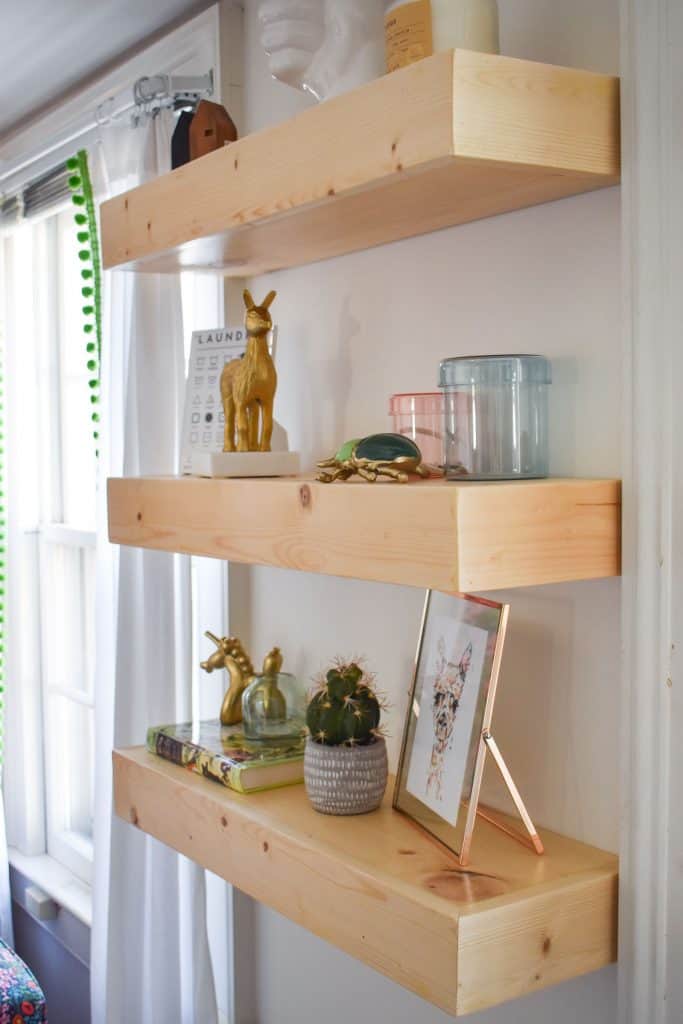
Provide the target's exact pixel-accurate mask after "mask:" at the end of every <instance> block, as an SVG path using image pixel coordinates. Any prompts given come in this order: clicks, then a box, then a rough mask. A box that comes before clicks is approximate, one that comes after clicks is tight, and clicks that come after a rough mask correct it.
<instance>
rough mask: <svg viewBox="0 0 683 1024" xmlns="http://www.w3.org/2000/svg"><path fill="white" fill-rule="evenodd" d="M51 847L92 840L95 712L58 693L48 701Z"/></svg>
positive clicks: (49, 831)
mask: <svg viewBox="0 0 683 1024" xmlns="http://www.w3.org/2000/svg"><path fill="white" fill-rule="evenodd" d="M46 712H47V715H46V725H45V740H46V743H45V745H46V754H47V758H46V761H47V790H48V793H47V796H48V801H47V803H48V817H49V823H48V845H49V837H50V836H52V835H54V836H56V837H58V838H61V840H62V841H64V840H66V841H67V842H68V841H69V833H71V834H72V835H73V837H74V838H76V837H78V838H80V839H81V840H83V839H85V840H91V839H92V824H93V774H94V772H93V765H94V711H93V709H92V708H90V707H87V706H86V705H84V704H79V703H77V702H76V701H72V700H69V699H68V698H67V697H63V696H61V695H58V694H49V695H48V697H47V701H46Z"/></svg>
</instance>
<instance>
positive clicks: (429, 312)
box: [231, 0, 621, 1024]
mask: <svg viewBox="0 0 683 1024" xmlns="http://www.w3.org/2000/svg"><path fill="white" fill-rule="evenodd" d="M499 2H500V8H501V17H502V29H501V39H502V46H503V49H504V52H506V53H508V54H511V55H513V56H520V57H528V58H531V59H537V60H547V61H549V62H554V63H558V64H559V63H564V64H569V65H576V66H579V67H586V68H590V69H593V70H599V71H606V72H616V71H617V70H618V68H617V62H618V23H617V11H618V8H617V0H574V2H572V3H567V2H566V0H563V2H558V0H499ZM255 15H256V2H255V0H247V11H246V60H245V103H246V108H245V116H246V130H248V131H253V130H256V129H258V128H262V127H264V126H266V125H268V124H272V123H275V122H277V121H280V120H282V119H283V118H286V117H288V116H291V115H292V114H293V113H295V112H296V111H297V110H299V109H301V108H303V107H304V106H306V105H307V102H308V101H307V100H306V99H305V98H304V97H303V96H300V95H298V94H297V93H295V92H294V91H293V90H289V89H287V88H286V87H285V86H282V85H280V84H279V83H276V82H273V81H271V80H270V78H269V76H268V72H267V68H266V64H265V59H264V56H263V54H262V53H261V50H260V47H259V44H258V25H257V22H256V16H255ZM619 217H620V213H619V192H618V191H617V190H614V189H612V190H609V191H606V192H602V193H598V194H592V195H588V196H583V197H578V198H576V199H569V200H565V201H563V202H560V203H555V204H551V205H548V206H545V207H537V208H535V209H532V210H528V211H523V212H520V213H514V214H509V215H506V216H503V217H498V218H494V219H491V220H486V221H482V222H480V223H478V224H472V225H467V226H463V227H459V228H454V229H452V230H448V231H443V232H440V233H438V234H434V235H431V236H425V237H423V238H418V239H414V240H410V241H406V242H400V243H396V244H394V245H390V246H385V247H383V248H380V249H376V250H374V251H369V252H364V253H359V254H357V255H352V256H348V257H343V258H340V259H337V260H332V261H329V262H326V263H321V264H317V265H314V266H309V267H303V268H301V269H297V270H291V271H287V272H282V273H279V274H272V275H268V276H267V277H264V278H263V279H258V280H256V281H255V282H254V284H253V290H254V291H255V293H256V295H257V297H258V296H260V295H262V294H265V292H266V290H267V289H269V288H271V287H272V288H276V289H277V290H278V293H279V294H278V299H277V301H276V304H275V307H274V312H275V317H276V319H277V322H278V323H279V325H280V335H279V342H278V373H279V377H280V388H279V392H278V397H277V407H276V414H277V416H278V418H279V419H280V420H281V421H282V422H283V424H284V425H285V426H286V428H287V429H288V431H289V433H290V440H291V443H292V445H293V446H294V447H298V448H300V449H301V450H302V451H303V452H304V455H305V460H306V462H307V464H308V465H309V466H310V465H312V463H313V460H314V459H315V458H316V457H321V456H323V455H326V454H329V453H331V452H332V451H333V450H334V449H335V448H336V447H337V446H338V444H339V443H340V442H341V441H342V440H343V439H345V438H347V437H350V436H354V435H359V434H361V433H363V432H368V433H370V432H373V431H377V430H381V429H386V428H387V427H388V426H389V421H388V418H387V412H386V409H387V399H388V396H389V395H390V394H391V393H392V392H394V391H408V390H411V389H416V390H433V389H434V385H435V382H436V372H437V366H438V362H439V360H440V359H441V358H443V357H445V356H451V355H458V354H466V353H478V352H482V353H483V352H504V351H524V352H540V353H543V354H545V355H547V356H549V357H550V358H551V359H552V361H553V369H554V375H555V383H554V385H553V389H552V438H551V451H552V471H553V473H555V474H562V473H567V474H584V475H614V476H618V475H620V402H621V395H620V380H621V371H620V338H619V316H620V306H619V266H620V264H619V258H620V257H619ZM428 525H429V524H428V523H426V524H425V528H426V529H428ZM231 590H232V596H231V604H232V606H233V609H234V611H233V615H232V618H231V627H232V628H234V629H236V630H237V631H238V632H241V633H242V635H243V636H244V637H245V639H246V640H247V641H248V643H249V646H250V648H251V650H252V651H253V653H254V655H255V656H256V657H257V658H258V657H260V656H261V655H262V653H263V652H265V650H266V649H267V648H268V647H269V646H271V645H273V644H276V643H277V644H280V645H281V646H282V647H283V649H284V651H285V653H286V655H287V659H288V667H289V668H290V669H292V670H294V671H297V672H300V673H302V674H303V675H304V676H310V675H312V674H313V673H314V672H315V671H316V670H318V669H319V668H320V667H322V666H323V665H324V664H325V663H326V662H327V661H328V660H329V659H330V657H332V656H333V655H335V654H338V653H356V652H359V651H360V652H363V653H364V654H365V655H366V656H367V659H368V662H369V664H370V665H371V666H372V667H373V668H374V669H376V670H377V672H378V674H379V679H380V684H381V686H382V687H383V688H384V689H385V690H386V691H388V693H389V695H390V699H391V700H392V703H393V705H394V707H393V711H392V713H391V715H390V720H389V726H390V730H391V733H392V739H391V742H390V748H391V753H392V756H393V758H394V760H395V757H396V753H397V748H398V743H399V737H400V730H401V722H402V719H403V714H404V711H405V703H406V700H405V692H406V687H407V685H408V683H409V680H410V668H411V663H412V658H413V653H414V645H415V638H416V633H417V628H418V622H419V611H420V607H421V602H422V598H423V595H422V593H421V592H420V591H418V590H413V589H411V588H406V587H393V586H388V585H379V584H370V583H363V582H357V581H350V580H344V581H342V580H336V579H330V578H325V577H317V576H308V575H305V574H297V573H291V572H287V571H283V570H274V569H263V568H253V569H249V568H239V569H233V570H232V571H231ZM494 596H495V597H497V598H498V599H501V600H509V601H510V602H511V604H512V618H511V628H510V639H509V646H508V648H507V651H506V656H505V660H504V664H503V674H502V683H501V690H500V698H499V703H498V707H497V714H496V720H495V727H496V728H495V731H496V735H497V738H498V740H499V743H500V744H501V746H502V747H503V749H504V752H505V754H506V757H507V758H508V761H509V764H510V767H511V768H512V770H513V772H514V774H515V776H516V778H517V781H518V783H519V785H520V787H521V788H522V791H523V793H524V795H525V798H526V799H527V802H528V806H529V808H530V811H531V813H532V815H533V816H534V817H535V818H536V820H537V822H539V823H540V824H542V825H545V826H550V827H553V828H556V829H558V830H560V831H563V832H566V833H567V834H569V835H572V836H575V837H577V838H581V839H585V840H587V841H589V842H592V843H594V844H596V845H599V846H603V847H606V848H609V849H612V850H616V849H617V846H618V825H617V821H618V797H619V794H618V774H617V769H618V750H617V742H616V735H615V734H616V726H615V722H616V719H617V715H618V704H617V702H618V691H619V670H618V665H619V583H618V581H614V580H612V581H596V582H589V583H581V584H575V585H567V586H555V587H543V588H529V589H525V590H516V591H511V592H508V593H504V594H501V593H498V594H496V595H494ZM493 783H494V785H493V786H491V785H489V786H488V791H487V792H488V796H489V798H490V799H493V800H494V801H495V800H496V798H497V797H499V796H500V793H499V791H498V790H497V789H496V785H495V780H493ZM245 913H246V914H247V915H250V917H251V920H250V922H249V925H250V927H249V928H248V929H247V928H246V926H245V928H244V931H243V946H244V944H247V943H248V944H250V945H249V947H248V949H246V948H243V949H242V950H241V955H240V959H241V960H242V961H244V960H245V959H246V960H248V961H250V962H251V969H250V971H249V972H248V974H247V975H245V976H244V977H243V979H242V985H241V989H242V994H243V996H245V995H246V997H247V1003H249V1002H250V1001H251V1009H250V1010H248V1012H246V1013H245V1015H244V1017H243V1019H240V1020H239V1021H238V1022H237V1024H251V1022H253V1024H256V1022H258V1024H282V1022H288V1021H294V1020H300V1021H302V1022H308V1021H313V1020H318V1019H319V1018H320V1017H321V1016H323V1017H324V1019H325V1022H326V1024H342V1022H344V1024H346V1022H347V1021H348V1020H349V1018H354V1017H355V1018H356V1019H360V1020H366V1019H367V1020H370V1019H376V1020H380V1021H384V1020H391V1021H393V1022H395V1024H403V1022H406V1024H408V1022H410V1024H437V1022H441V1021H445V1020H446V1019H447V1018H446V1017H445V1016H444V1015H443V1014H441V1013H440V1012H439V1011H437V1010H436V1009H434V1008H433V1007H431V1006H430V1005H428V1004H427V1003H425V1002H422V1001H421V1000H419V999H418V998H417V997H415V996H412V995H411V994H410V993H407V992H405V991H404V990H403V989H401V988H399V987H398V986H397V985H395V984H394V983H393V982H390V981H387V980H386V979H384V978H382V977H381V976H380V975H378V974H376V973H374V972H373V971H371V970H369V969H368V968H366V967H364V966H362V965H360V964H358V963H357V962H355V961H354V960H352V959H351V958H350V957H347V956H345V955H344V954H342V953H340V952H338V951H336V950H334V949H332V948H331V947H329V946H327V945H326V944H324V943H322V942H320V941H319V940H317V939H315V938H314V937H312V936H311V935H308V934H306V933H305V932H303V931H302V930H301V929H299V928H298V927H296V926H295V925H293V924H291V923H289V922H287V921H285V920H284V919H282V918H281V917H279V916H277V915H276V914H274V913H272V912H271V911H269V910H267V909H265V908H263V907H261V906H258V905H256V904H248V905H247V910H246V911H245ZM245 988H248V989H250V991H247V992H246V993H245ZM550 1019H552V1021H553V1024H574V1022H575V1021H577V1020H580V1021H581V1022H582V1024H613V1022H614V1021H615V1020H616V986H615V971H614V969H613V968H610V969H607V970H605V971H602V972H599V973H598V974H596V975H593V976H589V977H587V978H585V979H579V980H577V981H574V982H572V983H570V984H567V985H564V986H560V987H558V988H557V989H555V990H550V991H548V992H545V993H541V994H539V995H536V996H532V997H530V998H528V999H524V1000H520V1001H518V1002H517V1003H513V1004H509V1005H508V1006H503V1007H499V1008H496V1009H495V1010H492V1011H489V1012H487V1013H484V1014H481V1015H479V1016H478V1017H477V1018H476V1020H477V1022H478V1024H517V1022H519V1024H522V1022H524V1024H547V1022H548V1021H549V1020H550Z"/></svg>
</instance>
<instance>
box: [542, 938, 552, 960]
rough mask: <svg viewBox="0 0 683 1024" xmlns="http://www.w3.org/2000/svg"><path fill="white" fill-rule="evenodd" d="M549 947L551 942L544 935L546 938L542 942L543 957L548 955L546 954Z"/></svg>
mask: <svg viewBox="0 0 683 1024" xmlns="http://www.w3.org/2000/svg"><path fill="white" fill-rule="evenodd" d="M551 946H552V942H551V940H550V938H549V936H548V935H546V937H545V938H544V940H543V956H547V955H548V953H549V952H550V947H551Z"/></svg>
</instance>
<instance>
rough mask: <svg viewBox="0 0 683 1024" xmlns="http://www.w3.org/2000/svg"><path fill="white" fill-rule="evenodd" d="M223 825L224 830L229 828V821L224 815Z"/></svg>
mask: <svg viewBox="0 0 683 1024" xmlns="http://www.w3.org/2000/svg"><path fill="white" fill-rule="evenodd" d="M221 825H222V826H223V828H227V827H228V819H227V818H226V817H225V815H223V817H222V818H221Z"/></svg>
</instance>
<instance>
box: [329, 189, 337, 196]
mask: <svg viewBox="0 0 683 1024" xmlns="http://www.w3.org/2000/svg"><path fill="white" fill-rule="evenodd" d="M327 194H328V196H336V194H337V193H336V192H335V191H334V189H333V188H328V190H327Z"/></svg>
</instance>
